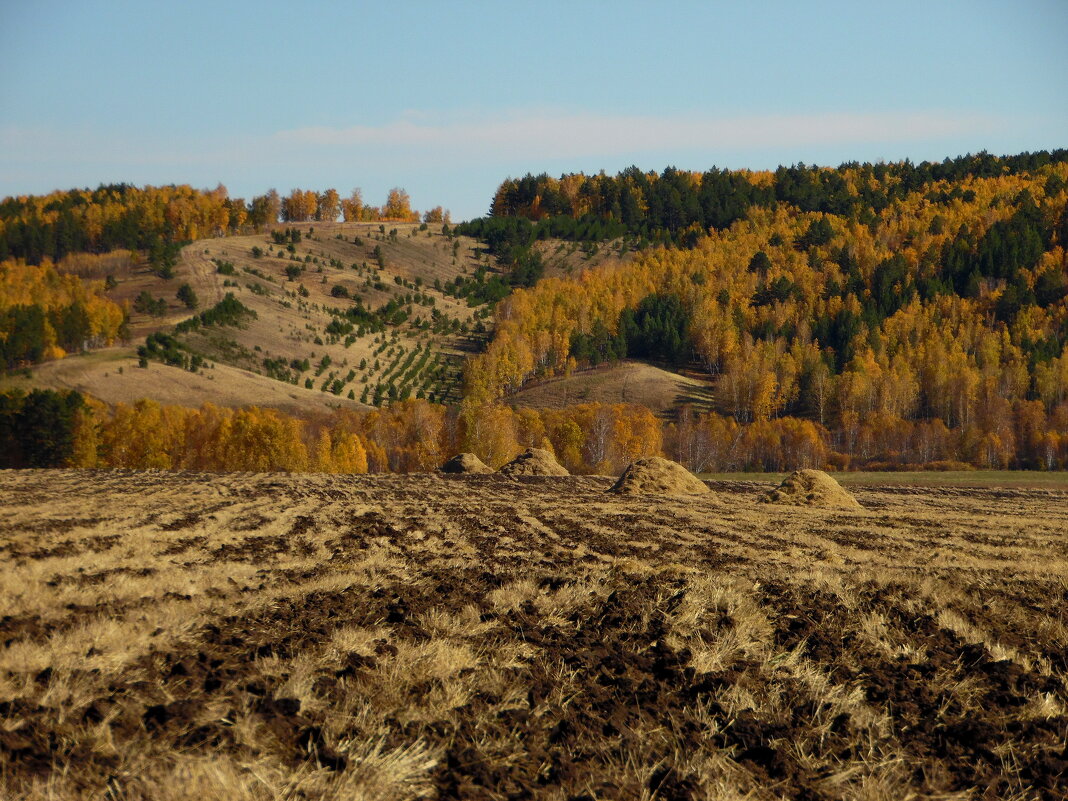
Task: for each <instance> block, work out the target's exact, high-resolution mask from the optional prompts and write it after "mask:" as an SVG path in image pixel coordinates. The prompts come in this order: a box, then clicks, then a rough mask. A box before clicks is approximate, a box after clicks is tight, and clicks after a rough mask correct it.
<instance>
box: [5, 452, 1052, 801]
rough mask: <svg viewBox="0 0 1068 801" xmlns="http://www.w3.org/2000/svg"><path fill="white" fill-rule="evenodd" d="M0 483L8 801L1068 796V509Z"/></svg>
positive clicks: (227, 481) (25, 477) (445, 481)
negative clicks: (857, 507) (832, 507)
mask: <svg viewBox="0 0 1068 801" xmlns="http://www.w3.org/2000/svg"><path fill="white" fill-rule="evenodd" d="M611 483H612V481H611V480H610V479H606V478H580V477H565V478H519V479H507V478H504V477H501V476H496V475H490V476H431V475H423V476H406V477H400V476H397V477H393V476H388V477H387V476H373V477H366V476H365V477H348V476H321V475H292V476H285V475H252V474H231V475H211V474H193V473H156V472H107V473H93V472H76V471H20V472H5V473H2V474H0V588H2V591H0V798H4V799H45V798H49V799H89V798H114V799H167V800H170V799H174V801H177V799H187V798H196V799H198V801H215V800H216V799H218V800H219V801H222V799H227V801H229V800H231V799H237V800H241V799H275V798H286V799H403V798H422V797H426V798H440V799H528V798H529V799H533V798H538V799H560V800H561V801H563V800H564V799H571V800H572V801H579V799H583V800H592V799H690V798H694V799H728V800H729V799H769V800H770V799H783V798H786V799H806V800H810V801H815V800H816V799H871V800H872V801H874V800H875V799H886V801H890V800H891V799H893V800H895V801H897V800H900V799H908V798H912V799H936V798H937V799H1063V798H1066V797H1068V789H1066V788H1068V746H1066V740H1068V711H1066V707H1068V690H1066V681H1068V493H1066V492H1063V491H1057V490H1022V489H1021V490H992V489H952V488H934V489H920V488H903V487H897V488H892V489H891V488H883V489H878V488H871V487H864V488H855V489H854V494H855V496H856V497H857V499H858V500H859V501H860V503H861V505H862V506H863V507H864V508H863V510H861V511H856V512H853V511H850V512H843V511H827V510H819V509H810V508H792V507H791V508H787V507H776V506H774V505H764V504H758V503H757V502H756V499H757V497H758V495H759V494H760V492H761V491H762V490H764V489H766V488H767V487H768V486H769V485H767V484H759V483H756V482H712V483H711V484H710V486H711V488H712V490H713V492H711V493H709V494H707V495H702V496H694V497H686V498H657V497H648V496H624V497H620V496H613V495H608V494H605V490H606V489H607V488H608V487H609V486H610V485H611Z"/></svg>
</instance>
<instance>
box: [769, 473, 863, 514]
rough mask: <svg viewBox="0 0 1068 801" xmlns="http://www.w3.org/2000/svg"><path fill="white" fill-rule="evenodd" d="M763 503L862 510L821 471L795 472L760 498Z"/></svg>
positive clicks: (854, 500)
mask: <svg viewBox="0 0 1068 801" xmlns="http://www.w3.org/2000/svg"><path fill="white" fill-rule="evenodd" d="M760 500H761V502H763V503H783V504H790V505H792V506H818V507H821V508H825V509H863V508H864V507H862V506H861V505H860V504H859V503H857V499H856V498H854V497H853V496H852V495H850V494H849V493H848V492H847V491H846V490H844V489H843V488H842V485H841V484H839V483H838V482H837V481H835V480H834V479H833V478H831V477H830V476H829V475H827V474H826V473H824V472H823V471H822V470H795V471H794V472H793V473H791V474H790V475H789V476H787V477H786V479H785V480H784V481H783V482H782V484H780V485H779V486H778V487H776V488H775V489H773V490H772V491H771V492H769V493H767V494H766V495H764V496H763V497H761V499H760Z"/></svg>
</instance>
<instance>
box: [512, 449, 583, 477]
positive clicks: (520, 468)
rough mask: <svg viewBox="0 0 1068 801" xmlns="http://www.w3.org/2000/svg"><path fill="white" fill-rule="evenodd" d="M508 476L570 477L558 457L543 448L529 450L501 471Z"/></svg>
mask: <svg viewBox="0 0 1068 801" xmlns="http://www.w3.org/2000/svg"><path fill="white" fill-rule="evenodd" d="M499 472H500V473H502V474H503V475H506V476H569V475H571V474H570V473H569V472H567V468H566V467H564V466H563V465H561V464H560V463H559V462H558V461H556V457H555V456H553V455H552V454H551V453H549V452H548V451H546V450H542V449H541V448H527V449H526V450H525V451H523V452H522V453H521V454H519V455H518V456H517V457H515V458H514V459H512V461H510V462H509V463H508V464H506V465H505V466H504V467H502V468H501V469H500V471H499Z"/></svg>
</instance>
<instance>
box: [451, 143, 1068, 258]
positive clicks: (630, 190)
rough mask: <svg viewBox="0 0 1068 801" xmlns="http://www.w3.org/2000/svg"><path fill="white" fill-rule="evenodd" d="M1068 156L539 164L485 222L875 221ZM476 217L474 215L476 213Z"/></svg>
mask: <svg viewBox="0 0 1068 801" xmlns="http://www.w3.org/2000/svg"><path fill="white" fill-rule="evenodd" d="M1066 162H1068V149H1059V150H1054V151H1038V152H1034V153H1022V154H1019V155H1013V156H1002V157H995V156H992V155H990V154H989V153H986V152H982V153H978V154H974V155H972V154H969V155H966V156H961V157H958V158H955V159H949V158H947V159H945V160H944V161H942V162H921V163H920V164H913V163H912V162H911V161H909V160H905V161H902V162H897V163H892V164H883V163H877V164H868V163H864V164H861V163H858V162H849V163H846V164H842V165H841V166H839V167H837V168H834V169H831V168H824V167H817V166H813V165H806V164H803V163H801V164H795V165H792V166H781V167H779V168H778V169H776V170H775V171H774V172H766V171H765V172H754V171H749V170H725V169H718V168H712V169H709V170H707V171H705V172H689V171H684V170H679V169H677V168H675V167H668V168H666V169H665V170H663V171H662V172H660V173H657V172H643V171H641V170H640V169H638V168H637V167H630V168H628V169H626V170H623V171H622V172H620V173H617V174H616V175H614V176H609V175H606V174H604V173H603V172H602V173H599V174H597V175H585V174H583V173H568V174H564V175H561V176H560V177H559V178H552V177H550V176H549V175H547V174H545V173H542V174H540V175H531V174H527V175H525V176H523V177H522V178H518V179H516V178H508V179H506V180H505V181H503V182H502V183H501V185H500V186H499V187H498V188H497V191H496V193H495V194H494V197H493V201H492V203H491V205H490V214H489V217H488V218H483V221H482V223H481V224H482V225H483V226H485V227H486V228H487V229H488V230H494V231H495V230H497V229H498V227H500V230H502V231H503V232H504V233H505V235H506V236H510V237H513V238H515V237H516V236H517V229H516V228H509V227H508V226H509V224H507V223H504V222H503V221H504V220H514V219H523V220H527V221H530V222H532V223H533V225H531V226H529V227H528V226H520V227H519V228H518V231H522V233H523V234H525V235H529V236H531V237H533V238H535V239H545V238H556V239H577V240H599V239H613V238H616V237H620V236H633V237H635V238H642V239H646V240H648V241H651V242H657V243H662V244H676V245H692V244H693V242H694V241H696V239H697V238H698V237H699V236H700V235H701V233H702V232H704V231H706V230H707V229H709V228H728V227H730V226H731V225H732V224H733V223H735V222H737V221H739V220H741V219H743V218H745V216H746V215H747V214H748V213H749V211H750V209H752V208H753V207H762V208H771V207H774V206H776V205H778V204H785V205H789V206H792V207H794V208H796V209H798V210H800V211H803V212H822V213H825V214H834V215H836V216H839V217H845V218H849V219H855V220H857V221H859V222H862V223H864V224H869V223H872V222H874V221H875V220H876V218H877V217H878V215H880V214H881V213H882V212H883V211H884V210H886V209H887V208H888V207H889V206H890V205H891V204H893V203H895V202H897V201H900V200H902V199H904V198H906V197H908V196H909V195H912V194H915V193H923V194H924V195H925V196H926V197H927V198H928V199H929V200H930V201H931V202H933V203H942V204H946V203H952V202H953V201H954V200H957V199H964V200H965V201H968V200H969V199H970V194H969V190H968V189H967V188H966V187H964V186H963V184H965V183H967V182H968V181H970V180H972V179H983V178H996V177H999V176H1005V175H1021V174H1034V173H1037V172H1040V171H1042V170H1047V169H1049V168H1051V167H1056V166H1057V165H1062V164H1064V163H1066ZM472 222H475V221H472Z"/></svg>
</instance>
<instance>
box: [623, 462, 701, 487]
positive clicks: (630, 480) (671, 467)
mask: <svg viewBox="0 0 1068 801" xmlns="http://www.w3.org/2000/svg"><path fill="white" fill-rule="evenodd" d="M609 492H615V493H617V494H619V495H699V494H701V493H705V492H708V487H707V486H706V485H705V483H704V482H703V481H701V480H700V479H699V478H697V476H695V475H694V474H693V473H691V472H690V471H689V470H687V469H686V468H685V467H683V466H682V465H681V464H679V463H678V462H672V461H671V460H670V459H662V458H660V457H659V456H652V457H649V458H648V459H639V460H638V461H636V462H632V463H631V464H630V465H629V466H628V467H627V469H626V470H624V471H623V475H621V476H620V477H619V481H617V482H616V483H615V484H614V485H612V488H611V489H610V490H609Z"/></svg>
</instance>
